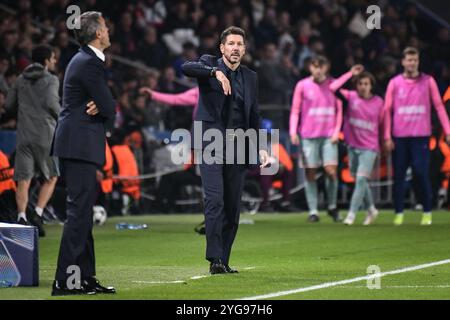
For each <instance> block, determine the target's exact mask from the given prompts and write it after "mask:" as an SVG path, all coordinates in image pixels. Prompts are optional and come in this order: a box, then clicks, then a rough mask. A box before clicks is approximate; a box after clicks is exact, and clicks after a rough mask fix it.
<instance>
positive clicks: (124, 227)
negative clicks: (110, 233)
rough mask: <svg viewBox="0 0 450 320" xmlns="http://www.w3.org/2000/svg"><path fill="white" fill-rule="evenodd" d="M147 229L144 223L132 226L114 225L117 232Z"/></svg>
mask: <svg viewBox="0 0 450 320" xmlns="http://www.w3.org/2000/svg"><path fill="white" fill-rule="evenodd" d="M147 228H148V225H147V224H146V223H144V224H134V223H126V222H121V223H118V224H116V229H117V230H142V229H147Z"/></svg>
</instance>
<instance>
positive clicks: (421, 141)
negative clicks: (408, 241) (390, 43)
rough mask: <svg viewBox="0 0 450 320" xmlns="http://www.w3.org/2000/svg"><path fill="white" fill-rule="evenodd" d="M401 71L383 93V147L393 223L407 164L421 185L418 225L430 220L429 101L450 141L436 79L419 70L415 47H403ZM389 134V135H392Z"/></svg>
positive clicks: (398, 215)
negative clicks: (388, 160)
mask: <svg viewBox="0 0 450 320" xmlns="http://www.w3.org/2000/svg"><path fill="white" fill-rule="evenodd" d="M402 65H403V68H404V71H403V73H402V74H399V75H397V76H396V77H394V78H392V79H391V81H389V85H388V87H387V90H386V97H385V106H384V108H385V111H384V112H386V127H385V132H384V139H385V148H386V150H387V151H392V150H394V152H393V163H394V206H395V219H394V225H397V226H398V225H401V224H402V223H403V206H404V197H405V176H406V170H407V169H408V167H409V166H410V165H411V166H412V169H413V173H414V175H415V177H416V178H417V179H418V181H419V185H420V187H421V192H420V194H421V197H420V198H421V199H420V201H421V203H422V205H423V212H424V213H423V216H422V221H421V225H430V224H431V202H432V191H431V183H430V178H429V175H428V166H429V162H430V151H429V148H428V143H429V138H430V135H431V104H433V105H434V108H435V109H436V113H437V115H438V118H439V121H440V122H441V125H442V128H443V130H444V132H445V135H446V137H445V139H446V141H447V143H449V142H450V123H449V120H448V116H447V113H446V111H445V107H444V105H443V103H442V100H441V97H440V95H439V90H438V87H437V84H436V81H435V80H434V79H433V78H432V77H431V76H429V75H427V74H424V73H420V72H419V51H418V50H417V49H416V48H412V47H407V48H406V49H405V50H403V58H402ZM392 137H393V138H392Z"/></svg>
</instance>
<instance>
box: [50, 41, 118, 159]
mask: <svg viewBox="0 0 450 320" xmlns="http://www.w3.org/2000/svg"><path fill="white" fill-rule="evenodd" d="M91 100H93V101H94V102H95V104H96V105H97V108H98V109H99V113H98V114H97V115H95V116H90V115H88V114H87V113H86V104H87V103H88V102H89V101H91ZM115 105H116V103H115V101H114V99H113V97H112V94H111V91H110V90H109V88H108V86H107V83H106V75H105V66H104V63H103V61H101V60H100V59H99V58H98V57H97V56H96V55H95V53H94V51H92V50H91V49H90V48H89V47H87V46H85V47H82V48H81V49H80V50H79V52H78V53H77V54H76V55H75V56H74V57H73V58H72V60H71V61H70V63H69V65H68V66H67V69H66V74H65V77H64V84H63V103H62V110H61V113H60V114H59V118H58V123H57V126H56V130H55V135H54V137H53V143H52V155H54V156H57V157H60V158H68V159H77V160H84V161H89V162H93V163H95V164H98V165H103V163H104V162H105V125H106V123H107V122H109V121H112V120H113V119H114V115H115Z"/></svg>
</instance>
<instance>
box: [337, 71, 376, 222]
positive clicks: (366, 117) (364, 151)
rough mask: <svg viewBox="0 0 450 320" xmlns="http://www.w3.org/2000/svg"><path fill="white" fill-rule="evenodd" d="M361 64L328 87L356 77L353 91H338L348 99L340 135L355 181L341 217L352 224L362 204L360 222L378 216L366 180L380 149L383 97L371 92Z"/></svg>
mask: <svg viewBox="0 0 450 320" xmlns="http://www.w3.org/2000/svg"><path fill="white" fill-rule="evenodd" d="M363 70H364V68H363V66H362V65H355V66H353V67H352V68H351V70H350V71H349V72H347V73H345V74H344V75H342V76H341V77H340V78H339V79H337V80H335V81H334V82H333V83H332V84H331V86H330V89H331V90H332V91H333V92H335V91H337V90H338V89H339V88H340V87H341V86H342V85H343V84H344V83H345V82H347V81H348V80H349V79H350V78H351V77H352V76H356V91H354V90H346V89H340V90H339V94H340V95H342V96H343V98H345V100H347V102H348V107H347V108H346V109H345V110H344V136H345V142H346V144H347V146H348V154H349V158H350V171H351V174H352V176H353V177H354V178H355V180H356V184H355V189H354V191H353V195H352V199H351V202H350V209H349V212H348V215H347V217H346V218H345V220H344V223H345V224H346V225H352V224H353V222H354V221H355V217H356V214H357V212H358V211H359V209H360V208H361V206H362V205H363V203H364V204H365V207H366V209H367V211H368V213H367V216H366V219H365V220H364V223H363V224H364V225H369V224H371V223H372V222H373V220H374V219H375V218H376V217H377V215H378V210H377V209H376V208H375V205H374V203H373V199H372V193H371V191H370V187H369V183H368V179H369V178H370V176H371V173H372V170H373V166H374V164H375V160H376V158H377V154H378V152H379V151H380V141H381V139H380V137H381V132H382V130H381V128H382V122H383V120H384V119H383V118H384V117H383V99H382V98H380V97H379V96H377V95H374V94H373V87H374V85H375V78H374V77H373V75H372V74H371V73H369V72H365V71H364V72H363Z"/></svg>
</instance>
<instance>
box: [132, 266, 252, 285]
mask: <svg viewBox="0 0 450 320" xmlns="http://www.w3.org/2000/svg"><path fill="white" fill-rule="evenodd" d="M255 268H256V267H247V268H242V270H252V269H255ZM210 276H211V275H210V274H204V275H200V276H193V277H190V278H189V279H191V280H198V279H203V278H208V277H210ZM131 282H133V283H145V284H169V283H185V282H186V281H184V280H173V281H131Z"/></svg>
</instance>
